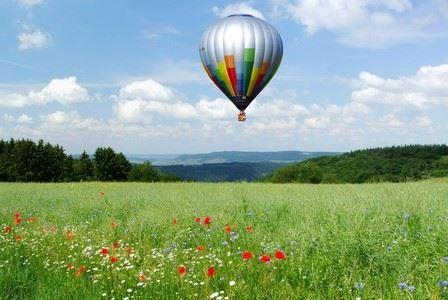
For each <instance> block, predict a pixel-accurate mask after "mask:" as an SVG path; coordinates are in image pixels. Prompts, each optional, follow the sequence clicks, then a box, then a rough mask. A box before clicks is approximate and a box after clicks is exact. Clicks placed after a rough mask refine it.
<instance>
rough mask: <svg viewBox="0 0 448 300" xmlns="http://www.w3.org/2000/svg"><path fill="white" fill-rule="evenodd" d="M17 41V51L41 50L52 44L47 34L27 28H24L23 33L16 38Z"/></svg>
mask: <svg viewBox="0 0 448 300" xmlns="http://www.w3.org/2000/svg"><path fill="white" fill-rule="evenodd" d="M17 39H18V40H19V46H18V48H19V50H30V49H38V48H43V47H45V46H48V45H49V44H50V43H51V42H52V37H51V35H50V34H49V33H46V32H42V31H40V30H39V29H36V28H31V27H29V26H24V31H23V32H21V33H20V34H19V35H18V36H17Z"/></svg>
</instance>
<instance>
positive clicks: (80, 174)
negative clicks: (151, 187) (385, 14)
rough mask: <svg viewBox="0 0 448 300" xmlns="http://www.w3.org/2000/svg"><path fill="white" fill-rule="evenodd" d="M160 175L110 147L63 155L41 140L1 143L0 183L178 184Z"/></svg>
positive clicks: (172, 179) (56, 147) (174, 178)
mask: <svg viewBox="0 0 448 300" xmlns="http://www.w3.org/2000/svg"><path fill="white" fill-rule="evenodd" d="M180 180H181V179H180V178H179V177H178V176H176V175H174V174H170V173H165V172H161V171H159V170H158V169H156V168H155V167H154V166H152V165H151V163H150V162H145V163H143V164H132V163H130V162H129V160H128V159H127V158H126V157H125V156H124V154H123V153H117V152H115V151H114V150H113V149H112V148H110V147H98V148H97V149H96V150H95V152H94V153H93V155H92V156H90V155H89V154H87V153H86V151H84V152H83V153H82V154H81V155H79V156H72V155H66V154H65V150H64V149H63V148H62V147H61V146H59V145H52V144H50V143H46V142H44V141H43V140H40V141H38V142H37V143H36V142H34V141H32V140H25V139H22V140H14V139H11V140H9V141H5V140H0V181H6V182H69V181H143V182H157V181H165V182H166V181H180Z"/></svg>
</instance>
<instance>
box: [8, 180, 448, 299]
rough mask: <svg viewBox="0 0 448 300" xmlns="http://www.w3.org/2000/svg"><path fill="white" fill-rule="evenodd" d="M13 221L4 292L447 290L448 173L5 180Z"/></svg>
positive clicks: (14, 295) (148, 294)
mask: <svg viewBox="0 0 448 300" xmlns="http://www.w3.org/2000/svg"><path fill="white" fill-rule="evenodd" d="M206 217H209V218H206ZM0 226H1V232H0V298H1V299H112V298H115V299H210V298H212V299H448V287H446V286H448V282H446V280H448V184H447V181H427V182H418V183H406V184H366V185H272V184H244V183H241V184H199V183H198V184H195V183H177V184H133V183H73V184H71V183H68V184H0ZM249 254H251V255H252V258H251V259H247V260H245V259H244V258H243V256H244V257H246V258H249V257H250V256H251V255H249ZM282 254H284V255H285V257H283V255H282ZM268 256H269V258H270V259H271V261H270V262H266V261H267V260H268ZM261 257H263V259H260V258H261ZM263 260H264V261H263Z"/></svg>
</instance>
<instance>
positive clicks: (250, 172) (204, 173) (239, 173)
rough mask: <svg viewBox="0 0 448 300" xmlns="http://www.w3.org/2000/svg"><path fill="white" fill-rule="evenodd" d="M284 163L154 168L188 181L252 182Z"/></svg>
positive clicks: (235, 163) (236, 163) (234, 163)
mask: <svg viewBox="0 0 448 300" xmlns="http://www.w3.org/2000/svg"><path fill="white" fill-rule="evenodd" d="M284 165H285V164H284V163H270V162H257V163H250V162H249V163H240V162H233V163H222V164H202V165H171V166H156V167H157V168H158V169H159V170H161V171H162V172H165V173H172V174H176V175H177V176H179V177H181V178H182V179H184V180H188V181H208V182H223V181H253V180H256V179H258V178H261V177H263V176H266V175H267V174H269V173H271V172H272V171H274V170H275V169H277V168H279V167H281V166H284Z"/></svg>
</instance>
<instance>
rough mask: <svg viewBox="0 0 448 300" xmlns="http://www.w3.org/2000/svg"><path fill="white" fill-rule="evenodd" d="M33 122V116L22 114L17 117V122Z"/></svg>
mask: <svg viewBox="0 0 448 300" xmlns="http://www.w3.org/2000/svg"><path fill="white" fill-rule="evenodd" d="M32 122H33V118H31V117H30V116H28V115H25V114H22V115H20V116H19V117H18V118H17V123H22V124H29V123H32Z"/></svg>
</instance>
